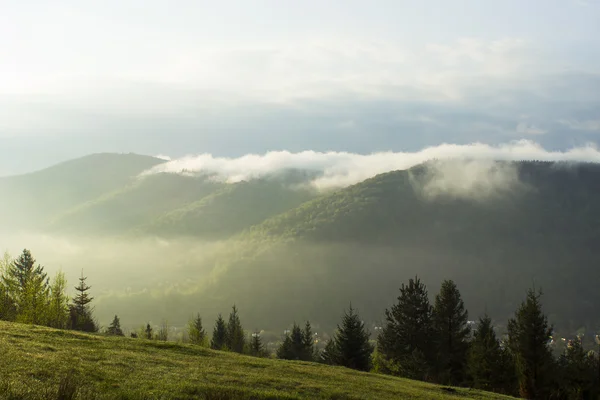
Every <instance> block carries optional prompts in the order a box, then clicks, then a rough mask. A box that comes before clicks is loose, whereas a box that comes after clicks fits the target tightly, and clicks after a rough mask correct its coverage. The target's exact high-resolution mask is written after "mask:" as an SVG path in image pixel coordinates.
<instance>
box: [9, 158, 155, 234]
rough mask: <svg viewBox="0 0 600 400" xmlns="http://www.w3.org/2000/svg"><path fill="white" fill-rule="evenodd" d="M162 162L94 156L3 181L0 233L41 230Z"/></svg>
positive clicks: (150, 159) (153, 159) (148, 159)
mask: <svg viewBox="0 0 600 400" xmlns="http://www.w3.org/2000/svg"><path fill="white" fill-rule="evenodd" d="M163 162H164V160H161V159H158V158H155V157H149V156H141V155H136V154H93V155H90V156H86V157H83V158H79V159H76V160H71V161H67V162H64V163H61V164H58V165H56V166H53V167H50V168H47V169H44V170H41V171H38V172H34V173H30V174H26V175H19V176H12V177H6V178H0V193H2V196H1V198H0V230H6V229H9V230H12V229H23V228H32V227H37V228H39V227H42V226H44V225H46V224H47V223H48V222H49V221H50V220H51V219H52V218H54V217H56V214H57V213H61V212H64V211H66V210H68V209H69V208H71V207H75V206H77V205H79V204H81V203H83V202H86V201H91V200H93V199H95V198H97V197H100V196H103V195H106V194H107V193H110V192H112V191H115V190H118V189H120V188H121V187H123V186H125V185H127V184H129V183H130V182H131V181H132V180H133V179H135V177H136V176H137V175H139V174H140V173H142V172H143V171H145V170H147V169H149V168H152V167H153V166H156V165H158V164H160V163H163ZM7 225H11V226H10V227H8V226H7Z"/></svg>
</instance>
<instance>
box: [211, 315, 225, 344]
mask: <svg viewBox="0 0 600 400" xmlns="http://www.w3.org/2000/svg"><path fill="white" fill-rule="evenodd" d="M210 347H211V348H212V349H215V350H226V349H227V324H226V323H225V320H224V319H223V317H222V316H221V314H219V317H218V318H217V321H216V322H215V327H214V329H213V335H212V339H211V341H210Z"/></svg>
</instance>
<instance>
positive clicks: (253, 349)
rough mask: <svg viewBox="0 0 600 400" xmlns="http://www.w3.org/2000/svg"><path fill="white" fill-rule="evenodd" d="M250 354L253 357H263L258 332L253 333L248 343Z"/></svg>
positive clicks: (263, 350)
mask: <svg viewBox="0 0 600 400" xmlns="http://www.w3.org/2000/svg"><path fill="white" fill-rule="evenodd" d="M250 354H251V355H253V356H254V357H264V356H265V347H264V345H263V342H262V339H261V337H260V332H258V331H255V332H254V333H253V334H252V340H251V341H250Z"/></svg>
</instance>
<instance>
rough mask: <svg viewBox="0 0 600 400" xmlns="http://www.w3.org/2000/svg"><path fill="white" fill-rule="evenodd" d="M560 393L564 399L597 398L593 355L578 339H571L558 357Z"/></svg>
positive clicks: (599, 394) (596, 371)
mask: <svg viewBox="0 0 600 400" xmlns="http://www.w3.org/2000/svg"><path fill="white" fill-rule="evenodd" d="M558 367H559V370H560V376H559V385H560V389H559V390H560V394H561V395H562V397H564V398H566V399H574V400H575V399H597V398H599V396H600V393H599V390H598V389H599V388H598V387H597V386H596V385H595V383H596V382H595V381H596V379H597V376H596V375H597V374H598V369H597V366H596V361H595V360H594V356H593V355H589V354H588V353H587V352H586V351H585V350H584V349H583V346H582V344H581V341H580V340H573V341H571V342H570V343H569V344H568V346H567V348H566V349H565V351H564V353H563V354H562V355H561V356H560V357H559V359H558Z"/></svg>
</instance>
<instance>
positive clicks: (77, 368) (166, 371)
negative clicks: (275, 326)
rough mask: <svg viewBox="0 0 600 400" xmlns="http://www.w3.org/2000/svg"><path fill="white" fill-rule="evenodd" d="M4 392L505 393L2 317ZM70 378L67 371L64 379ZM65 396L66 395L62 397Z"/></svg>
mask: <svg viewBox="0 0 600 400" xmlns="http://www.w3.org/2000/svg"><path fill="white" fill-rule="evenodd" d="M0 357H2V358H1V362H0V399H55V398H61V397H59V396H57V392H58V391H59V386H61V382H62V394H63V395H64V394H65V393H67V392H68V391H69V390H68V389H69V388H75V389H76V391H77V392H76V398H78V399H86V400H87V399H116V398H118V399H198V398H200V399H220V400H227V399H375V398H376V399H399V398H402V399H415V400H417V399H482V400H483V399H503V398H508V397H504V396H500V395H495V394H491V393H485V392H479V391H475V390H469V389H460V388H456V389H455V388H447V387H440V386H435V385H431V384H427V383H423V382H417V381H410V380H406V379H400V378H393V377H390V376H383V375H375V374H368V373H361V372H356V371H353V370H349V369H345V368H338V367H330V366H324V365H319V364H313V363H304V362H294V361H281V360H270V359H259V358H251V357H247V356H241V355H236V354H232V353H224V352H217V351H213V350H208V349H204V348H200V347H195V346H192V345H185V344H176V343H171V342H158V341H147V340H142V339H129V338H115V337H102V336H92V335H86V334H81V333H75V332H70V331H59V330H53V329H49V328H42V327H36V326H28V325H20V324H11V323H6V322H1V321H0ZM66 377H69V378H66ZM63 398H67V397H63Z"/></svg>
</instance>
